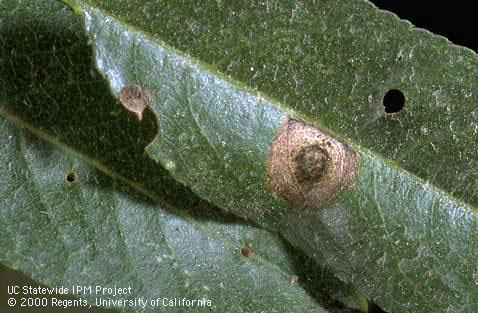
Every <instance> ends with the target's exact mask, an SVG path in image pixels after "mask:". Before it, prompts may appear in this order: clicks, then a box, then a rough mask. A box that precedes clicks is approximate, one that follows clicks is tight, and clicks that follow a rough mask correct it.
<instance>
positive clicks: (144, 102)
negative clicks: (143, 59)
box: [118, 85, 151, 121]
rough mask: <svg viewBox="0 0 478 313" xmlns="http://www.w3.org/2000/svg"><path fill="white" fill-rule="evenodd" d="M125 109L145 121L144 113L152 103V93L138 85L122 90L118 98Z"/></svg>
mask: <svg viewBox="0 0 478 313" xmlns="http://www.w3.org/2000/svg"><path fill="white" fill-rule="evenodd" d="M118 100H119V102H120V103H121V104H122V105H123V107H124V108H125V109H126V110H128V111H130V112H133V113H134V114H136V116H137V117H138V120H140V121H141V120H142V119H143V111H144V109H145V108H146V107H147V106H148V105H149V104H150V102H151V93H150V92H149V91H148V90H145V89H143V88H141V86H138V85H128V86H126V87H124V88H123V89H122V90H121V93H120V95H119V97H118Z"/></svg>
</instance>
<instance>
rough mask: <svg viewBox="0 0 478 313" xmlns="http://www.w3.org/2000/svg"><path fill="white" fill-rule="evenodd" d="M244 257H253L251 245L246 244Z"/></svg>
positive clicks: (243, 250)
mask: <svg viewBox="0 0 478 313" xmlns="http://www.w3.org/2000/svg"><path fill="white" fill-rule="evenodd" d="M241 254H242V256H244V257H246V258H250V257H251V256H252V246H251V245H250V244H248V243H247V244H245V245H244V247H242V249H241Z"/></svg>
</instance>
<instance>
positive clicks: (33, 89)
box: [0, 0, 366, 312]
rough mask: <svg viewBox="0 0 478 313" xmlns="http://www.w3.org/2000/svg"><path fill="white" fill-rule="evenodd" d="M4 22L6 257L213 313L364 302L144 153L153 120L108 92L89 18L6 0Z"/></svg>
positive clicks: (0, 107)
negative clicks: (85, 25) (202, 304)
mask: <svg viewBox="0 0 478 313" xmlns="http://www.w3.org/2000/svg"><path fill="white" fill-rule="evenodd" d="M0 20H2V24H1V27H0V41H1V42H2V52H1V55H0V115H1V117H0V134H2V135H1V136H0V147H2V149H1V150H0V165H1V166H0V180H1V181H2V184H0V199H2V201H1V202H0V248H1V250H0V251H1V252H0V261H1V262H2V263H4V264H6V265H8V266H10V267H12V268H18V269H21V270H22V271H23V272H25V273H26V274H27V275H29V276H30V277H32V278H34V279H36V280H38V281H40V282H42V283H45V284H47V285H49V286H66V287H71V286H73V285H86V286H89V285H92V286H95V285H100V286H104V287H109V286H113V285H115V284H116V286H120V287H121V286H124V287H127V286H131V287H132V294H131V295H128V296H127V297H128V298H129V299H134V298H135V297H141V298H143V299H145V300H147V299H156V298H158V297H160V298H165V297H167V298H175V297H176V298H183V297H186V298H190V299H196V298H201V297H206V298H208V299H210V300H211V302H212V305H213V308H212V309H211V308H206V309H205V310H206V311H212V312H225V311H227V312H243V311H247V312H259V311H266V310H267V311H268V312H282V311H283V310H286V311H288V312H302V311H307V312H309V311H311V312H328V311H333V312H347V311H350V310H348V309H338V308H336V307H335V305H334V303H333V302H334V301H337V300H338V301H341V302H342V303H344V304H346V305H347V306H348V307H349V308H357V309H359V308H364V306H365V305H366V304H364V303H363V301H364V300H363V299H364V298H363V296H362V295H360V294H358V293H357V292H356V291H355V290H354V289H353V288H351V287H350V286H347V285H344V284H343V283H341V282H340V281H338V280H337V279H336V278H335V277H334V275H333V274H332V273H331V272H329V271H326V270H324V269H323V268H321V267H320V266H318V265H317V264H316V263H315V262H313V261H312V260H310V259H309V258H307V257H305V256H304V255H303V254H301V253H300V252H298V251H296V250H294V249H292V248H291V247H290V246H288V245H287V244H285V243H284V242H283V240H281V239H280V238H279V237H278V236H277V235H275V234H272V233H270V232H268V231H266V230H262V229H259V228H257V227H254V226H251V225H250V224H248V223H246V222H244V221H242V220H239V219H237V218H233V217H229V216H225V215H223V214H221V212H220V211H219V210H217V209H214V208H213V207H212V206H211V205H209V204H208V203H205V202H203V201H200V200H199V199H198V198H197V197H196V196H195V195H194V194H192V193H191V192H190V191H189V190H187V189H186V188H184V187H183V186H181V185H180V184H178V183H176V182H175V181H174V180H173V179H172V178H171V177H169V176H168V175H167V173H166V171H165V170H164V169H162V168H160V167H158V166H157V165H156V164H155V163H154V162H153V161H152V160H151V159H150V158H149V157H147V156H145V155H144V153H143V148H144V146H145V144H146V143H147V142H148V141H150V140H151V138H153V137H154V135H155V132H156V128H155V121H154V116H152V115H146V116H145V117H144V119H143V121H142V122H141V123H138V122H136V121H135V120H136V118H135V117H131V116H130V115H129V114H128V113H127V112H124V110H122V108H121V107H120V106H119V105H118V103H117V102H116V101H115V99H113V98H112V97H111V95H110V92H109V89H108V87H107V86H106V85H105V83H104V82H103V80H102V78H101V76H100V75H99V74H98V73H97V72H96V71H95V69H94V68H93V67H92V62H91V60H92V51H91V47H90V46H88V44H87V38H86V36H85V34H84V32H83V30H82V29H81V27H80V26H81V23H80V21H79V19H78V18H77V17H76V16H74V15H73V14H72V12H70V11H68V10H67V9H66V8H65V7H64V6H63V5H62V4H61V3H59V2H52V1H36V0H31V1H3V2H2V3H1V4H0ZM12 122H13V123H12ZM25 129H26V130H25ZM38 138H41V139H42V140H38ZM246 244H248V245H250V246H251V247H252V249H253V252H252V256H251V257H249V258H247V257H244V256H242V255H241V249H242V248H243V247H244V245H246ZM293 275H298V276H299V277H300V281H299V284H295V283H291V282H290V280H291V277H292V276H293ZM100 296H101V295H91V296H88V297H87V299H88V300H89V301H90V303H92V304H94V303H95V298H97V297H100ZM320 303H323V304H324V306H322V305H321V304H320ZM324 307H325V308H324ZM119 309H120V310H121V311H125V312H137V311H138V312H139V311H141V310H140V309H139V308H138V307H136V308H131V307H125V308H119ZM185 310H186V309H185V308H184V307H177V308H170V307H164V308H159V309H158V308H152V307H148V308H147V309H146V311H148V312H163V311H164V312H171V311H175V312H183V311H185ZM187 310H190V309H189V308H187Z"/></svg>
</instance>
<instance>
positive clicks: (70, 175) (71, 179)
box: [66, 171, 78, 183]
mask: <svg viewBox="0 0 478 313" xmlns="http://www.w3.org/2000/svg"><path fill="white" fill-rule="evenodd" d="M77 180H78V174H76V172H74V171H71V172H69V173H68V174H66V181H67V182H69V183H74V182H75V181H77Z"/></svg>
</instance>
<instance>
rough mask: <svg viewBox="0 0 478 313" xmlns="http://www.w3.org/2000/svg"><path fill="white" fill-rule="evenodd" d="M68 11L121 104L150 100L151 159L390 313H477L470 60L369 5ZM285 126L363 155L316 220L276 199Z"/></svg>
mask: <svg viewBox="0 0 478 313" xmlns="http://www.w3.org/2000/svg"><path fill="white" fill-rule="evenodd" d="M67 2H68V3H70V4H71V3H74V6H76V7H75V8H76V10H77V12H79V13H81V14H83V15H84V17H85V24H86V29H87V30H88V32H89V34H90V38H91V40H92V41H93V49H94V51H95V57H96V64H97V66H98V68H99V70H100V71H101V72H102V73H103V74H104V75H105V76H106V78H107V80H108V82H109V84H110V87H111V90H112V92H113V93H114V94H116V95H119V96H120V97H121V92H122V90H125V89H124V88H127V87H128V86H132V85H137V86H139V87H140V88H141V89H142V90H144V91H147V92H148V94H149V93H150V95H151V104H150V108H151V110H152V111H154V113H155V114H156V117H157V122H158V124H159V131H158V135H157V136H156V138H155V139H154V141H153V142H152V143H151V144H149V145H148V147H147V150H146V151H147V153H148V154H149V155H150V156H151V157H152V158H153V159H155V160H157V161H158V162H160V163H161V165H162V166H164V167H165V168H166V169H168V170H169V171H170V173H171V175H172V176H173V177H174V178H175V179H177V180H178V181H180V182H182V183H184V184H185V185H187V186H189V187H190V188H191V189H192V190H193V191H194V192H195V193H197V194H198V195H200V196H201V197H202V198H204V199H206V200H208V201H210V202H212V203H214V204H216V205H217V206H219V207H221V208H223V209H225V210H227V211H229V212H233V213H234V214H236V215H239V216H241V217H245V218H247V219H250V220H253V221H255V222H256V223H258V224H259V225H261V226H263V227H266V228H268V229H271V230H273V231H279V232H280V233H281V234H282V235H283V236H285V238H286V239H288V240H289V241H290V242H291V243H292V244H293V245H295V246H297V247H300V248H301V249H302V250H303V251H305V252H306V253H307V254H308V255H310V256H312V257H314V258H315V259H316V260H317V261H318V262H319V263H322V264H327V265H328V266H329V267H330V268H332V269H333V270H334V271H335V273H336V274H337V275H339V277H340V278H342V279H343V280H345V281H347V282H351V283H353V284H354V285H355V286H357V287H358V288H359V289H361V290H362V291H364V292H365V293H366V294H367V295H369V296H370V297H371V298H372V299H374V300H375V301H377V302H378V303H379V304H380V305H381V306H382V307H383V308H384V309H385V310H388V311H393V312H410V311H413V312H430V311H433V312H474V311H476V310H477V309H478V304H477V303H476V299H477V298H478V288H477V287H476V286H477V282H478V280H477V277H478V268H477V265H476V259H477V257H478V223H477V210H476V204H477V203H478V202H477V198H476V196H477V193H476V186H477V181H478V180H477V173H478V162H477V159H476V156H477V155H478V153H477V152H478V151H477V148H476V145H475V144H474V141H475V138H476V130H477V129H478V127H477V125H478V124H477V119H476V117H477V114H476V113H477V111H476V105H474V103H476V100H477V93H476V86H475V84H474V82H475V81H474V80H473V77H474V75H476V72H477V66H476V64H477V63H476V60H477V59H476V55H475V54H473V53H472V52H471V51H469V50H467V49H464V48H460V47H456V46H451V45H450V44H449V43H448V42H447V41H446V40H444V39H443V38H439V37H436V36H433V35H431V34H429V33H427V32H424V31H420V30H415V29H413V28H411V27H410V25H409V24H407V23H404V22H402V21H399V20H398V19H396V18H395V17H392V16H391V15H389V14H386V13H383V12H379V11H378V10H376V9H375V8H374V7H372V6H371V5H370V4H368V3H366V2H364V1H359V0H357V1H349V2H347V4H340V5H337V4H336V3H334V2H327V1H318V2H316V3H314V4H312V3H309V4H301V3H296V4H295V5H293V4H292V3H286V2H274V1H271V2H270V3H269V4H270V6H268V5H267V4H264V5H262V4H261V3H250V4H240V6H237V7H235V6H234V5H226V4H224V3H223V2H222V1H219V2H212V1H211V2H207V3H206V2H201V3H199V4H195V3H194V4H193V3H189V2H188V3H183V2H176V1H170V2H168V1H164V2H159V3H155V4H152V3H143V2H139V1H137V2H133V3H132V4H131V5H130V6H125V3H124V2H122V1H118V2H115V3H110V4H104V3H103V2H96V1H79V0H78V1H72V0H71V1H67ZM96 5H97V6H99V7H101V8H102V9H98V8H96V7H95V6H96ZM238 5H239V4H238ZM141 12H142V13H141ZM211 12H213V14H211ZM363 21H367V23H364V22H363ZM163 40H164V41H163ZM177 49H179V50H182V52H180V51H179V50H177ZM187 53H190V54H192V55H194V56H196V57H197V58H198V59H199V60H201V61H198V59H195V58H192V57H191V56H190V55H189V54H187ZM203 62H208V63H209V64H213V65H215V66H217V67H218V68H219V70H216V69H214V68H213V67H211V66H210V65H207V64H206V63H203ZM229 67H230V68H229ZM227 75H231V76H232V77H233V78H234V79H235V80H233V79H231V78H230V77H228V76H227ZM237 81H242V82H248V83H249V84H250V85H252V87H257V88H259V89H260V90H261V91H263V92H266V93H267V94H268V95H270V96H273V97H274V98H275V99H280V100H281V101H282V102H277V101H276V100H274V99H270V98H268V97H266V96H265V95H264V94H261V93H258V92H255V91H251V89H250V88H248V87H247V86H244V85H243V84H241V83H238V82H237ZM391 88H399V89H401V90H402V91H403V92H404V94H405V95H406V98H407V102H406V107H405V109H404V110H403V111H402V112H400V113H399V114H397V115H395V116H389V115H387V114H386V113H385V112H384V108H383V106H382V104H381V99H382V97H383V95H384V94H385V92H386V91H387V90H388V89H391ZM287 118H294V119H300V120H304V121H306V122H308V123H310V124H312V125H314V126H316V127H317V128H319V129H322V130H323V131H325V132H328V133H329V134H332V135H334V136H335V137H337V138H339V139H340V140H341V141H343V142H346V143H347V144H349V145H350V146H351V147H352V149H353V150H354V151H355V153H357V155H359V157H360V161H359V165H358V167H359V168H358V175H357V179H356V181H355V183H354V185H353V187H352V188H350V189H349V190H348V191H346V192H343V193H342V194H341V195H340V196H339V197H338V198H337V199H336V201H335V203H334V204H332V205H329V207H327V208H326V209H321V210H303V209H301V208H298V207H297V206H294V205H293V204H292V205H291V204H290V203H287V202H286V201H284V200H283V199H281V198H280V197H277V195H275V194H274V193H273V192H271V188H269V186H268V185H269V181H268V175H267V168H268V166H270V164H269V157H270V150H271V145H272V143H273V142H274V141H275V139H276V137H277V135H278V134H277V133H278V130H279V129H280V128H281V127H282V126H283V124H284V121H285V120H286V119H287ZM443 125H446V127H444V126H443ZM388 159H390V160H393V161H389V160H388Z"/></svg>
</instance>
